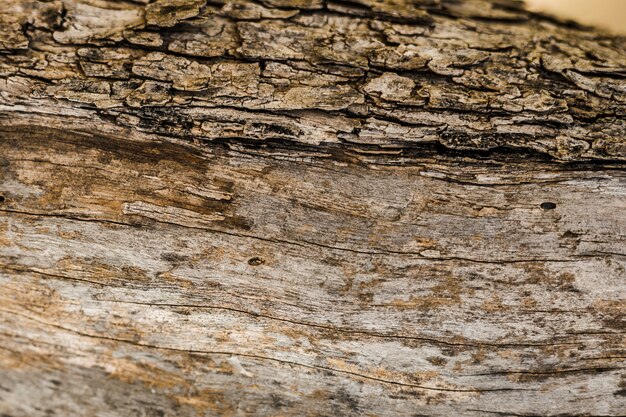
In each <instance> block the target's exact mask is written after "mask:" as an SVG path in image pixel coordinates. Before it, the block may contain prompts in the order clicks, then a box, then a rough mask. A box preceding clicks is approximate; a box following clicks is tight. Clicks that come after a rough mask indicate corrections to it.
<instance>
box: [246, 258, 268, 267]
mask: <svg viewBox="0 0 626 417" xmlns="http://www.w3.org/2000/svg"><path fill="white" fill-rule="evenodd" d="M263 263H265V261H264V260H263V259H261V258H259V257H257V256H255V257H254V258H250V259H248V265H252V266H259V265H261V264H263Z"/></svg>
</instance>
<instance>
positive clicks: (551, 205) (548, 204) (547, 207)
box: [539, 201, 556, 210]
mask: <svg viewBox="0 0 626 417" xmlns="http://www.w3.org/2000/svg"><path fill="white" fill-rule="evenodd" d="M539 207H541V208H542V209H544V210H554V209H555V208H556V203H551V202H549V201H546V202H544V203H541V205H540V206H539Z"/></svg>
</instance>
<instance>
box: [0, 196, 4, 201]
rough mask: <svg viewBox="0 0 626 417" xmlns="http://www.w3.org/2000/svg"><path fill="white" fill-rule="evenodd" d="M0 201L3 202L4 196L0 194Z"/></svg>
mask: <svg viewBox="0 0 626 417" xmlns="http://www.w3.org/2000/svg"><path fill="white" fill-rule="evenodd" d="M0 203H4V196H3V195H0Z"/></svg>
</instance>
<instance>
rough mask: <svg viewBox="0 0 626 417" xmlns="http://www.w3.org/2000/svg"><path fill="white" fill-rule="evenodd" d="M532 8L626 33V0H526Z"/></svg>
mask: <svg viewBox="0 0 626 417" xmlns="http://www.w3.org/2000/svg"><path fill="white" fill-rule="evenodd" d="M526 4H527V5H528V7H529V8H530V9H531V10H535V11H543V12H548V13H550V14H553V15H557V16H560V17H565V18H569V19H573V20H576V21H578V22H580V23H584V24H587V25H593V26H599V27H602V28H604V29H608V30H610V31H612V32H617V33H622V34H626V0H526Z"/></svg>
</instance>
